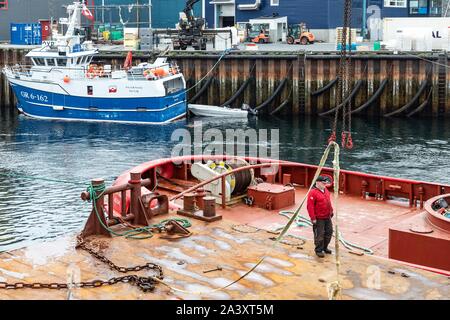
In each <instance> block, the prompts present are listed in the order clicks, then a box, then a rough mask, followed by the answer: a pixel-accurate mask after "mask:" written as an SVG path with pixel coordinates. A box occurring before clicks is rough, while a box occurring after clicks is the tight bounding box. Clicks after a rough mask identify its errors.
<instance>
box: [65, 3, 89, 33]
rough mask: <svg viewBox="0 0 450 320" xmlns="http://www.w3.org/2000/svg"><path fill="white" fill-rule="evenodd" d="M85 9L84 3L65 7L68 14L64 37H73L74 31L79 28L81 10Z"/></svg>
mask: <svg viewBox="0 0 450 320" xmlns="http://www.w3.org/2000/svg"><path fill="white" fill-rule="evenodd" d="M82 9H83V10H85V9H86V5H85V4H84V2H82V3H81V2H74V3H73V4H72V5H69V6H67V13H68V14H69V26H68V28H67V32H66V34H65V36H66V37H73V36H74V34H75V29H80V28H81V10H82Z"/></svg>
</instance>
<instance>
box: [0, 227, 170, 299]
mask: <svg viewBox="0 0 450 320" xmlns="http://www.w3.org/2000/svg"><path fill="white" fill-rule="evenodd" d="M75 248H77V249H78V248H79V249H82V250H84V251H86V252H88V253H89V254H90V255H92V256H93V257H94V258H96V259H98V260H100V261H102V262H103V263H105V264H106V265H108V266H109V267H110V268H111V269H112V270H116V271H118V272H120V273H127V272H131V271H141V270H154V271H155V273H156V275H155V276H149V277H142V276H138V275H126V276H122V277H113V278H110V279H108V280H92V281H82V282H78V283H73V287H77V288H98V287H102V286H112V285H115V284H117V283H131V284H133V285H136V286H137V287H139V289H141V290H142V291H144V292H149V291H153V290H154V289H155V284H156V283H157V280H155V278H157V279H159V280H163V279H164V273H163V270H162V267H161V266H159V265H157V264H155V263H146V264H144V265H138V266H134V267H120V266H118V265H116V264H115V263H114V262H112V261H111V260H109V259H108V258H106V257H105V256H103V255H102V254H100V253H99V252H97V251H95V250H93V249H91V248H89V247H88V246H87V245H86V243H85V242H84V240H83V239H82V238H81V237H80V236H78V237H77V244H76V247H75ZM25 288H29V289H56V290H60V289H69V284H67V283H62V282H60V283H58V282H52V283H42V282H33V283H24V282H15V283H9V282H0V289H8V290H9V289H25Z"/></svg>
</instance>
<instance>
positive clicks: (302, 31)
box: [286, 22, 315, 45]
mask: <svg viewBox="0 0 450 320" xmlns="http://www.w3.org/2000/svg"><path fill="white" fill-rule="evenodd" d="M288 31H289V33H288V36H287V38H286V42H287V43H288V44H302V45H307V44H313V43H314V41H315V37H314V34H312V33H311V32H310V31H309V29H308V28H307V27H306V23H303V22H302V23H299V24H293V25H290V26H289V28H288Z"/></svg>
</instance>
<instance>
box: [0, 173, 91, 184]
mask: <svg viewBox="0 0 450 320" xmlns="http://www.w3.org/2000/svg"><path fill="white" fill-rule="evenodd" d="M0 175H2V176H5V177H10V178H21V179H28V180H41V181H46V182H55V183H66V184H73V185H78V186H80V185H83V186H85V185H86V182H78V181H68V180H61V179H52V178H45V177H38V176H28V175H24V174H14V173H0Z"/></svg>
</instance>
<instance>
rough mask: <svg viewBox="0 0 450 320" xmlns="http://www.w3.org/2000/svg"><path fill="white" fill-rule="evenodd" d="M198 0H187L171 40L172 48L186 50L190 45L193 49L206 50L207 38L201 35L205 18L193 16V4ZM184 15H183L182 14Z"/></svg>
mask: <svg viewBox="0 0 450 320" xmlns="http://www.w3.org/2000/svg"><path fill="white" fill-rule="evenodd" d="M199 1H200V0H187V1H186V6H185V7H184V9H183V13H181V15H182V17H181V18H180V21H179V23H178V26H177V29H178V35H177V37H176V38H175V39H174V40H173V49H174V50H180V49H181V50H186V49H187V47H188V46H192V47H193V48H194V49H195V50H206V42H207V38H206V37H205V36H204V35H203V30H204V29H205V24H206V22H205V19H203V18H197V17H195V16H194V10H193V7H194V5H195V4H196V3H197V2H199ZM183 15H184V16H183Z"/></svg>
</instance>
